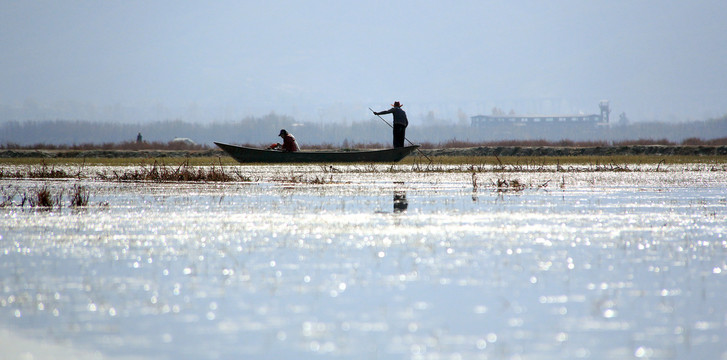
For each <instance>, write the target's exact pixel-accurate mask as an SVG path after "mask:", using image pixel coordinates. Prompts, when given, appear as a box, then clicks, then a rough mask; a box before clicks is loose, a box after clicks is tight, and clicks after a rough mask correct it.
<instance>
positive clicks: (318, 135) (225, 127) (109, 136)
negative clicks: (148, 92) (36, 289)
mask: <svg viewBox="0 0 727 360" xmlns="http://www.w3.org/2000/svg"><path fill="white" fill-rule="evenodd" d="M280 129H286V130H288V131H289V132H291V133H292V134H294V135H295V137H296V139H297V140H298V142H299V143H300V144H301V146H302V147H306V146H308V147H316V146H333V147H347V146H348V145H353V144H384V145H389V144H390V143H391V129H390V128H389V127H388V126H387V125H386V124H384V123H383V122H382V121H381V120H380V119H378V118H371V119H368V120H364V121H358V122H352V123H347V124H336V123H298V122H296V121H295V119H293V118H292V117H289V116H285V115H277V114H275V113H271V114H268V115H265V116H261V117H248V118H244V119H242V120H239V121H232V122H216V123H210V124H199V123H192V122H185V121H181V120H172V121H159V122H149V123H138V124H130V123H108V122H93V121H80V120H53V121H23V122H17V121H9V122H3V123H0V145H2V146H3V147H8V145H17V146H28V145H34V144H46V145H73V144H110V143H124V142H130V143H133V142H135V140H136V138H137V134H139V133H141V134H142V136H143V140H144V141H145V142H147V143H154V142H156V143H160V144H166V143H168V142H170V141H171V140H173V139H175V138H189V139H191V140H193V141H194V142H196V143H197V144H199V145H202V146H204V145H208V146H214V145H213V143H212V142H213V141H219V142H226V143H233V144H247V145H255V146H264V145H269V144H271V143H275V142H279V141H280V138H279V137H277V135H278V132H279V131H280ZM725 137H727V116H724V117H722V118H718V119H710V120H704V121H692V122H683V123H658V122H649V123H638V122H636V123H629V124H620V125H619V124H611V125H610V126H602V125H595V124H586V123H527V124H517V125H514V124H492V125H489V124H488V125H487V126H484V127H471V126H469V124H466V123H462V122H460V123H456V124H455V123H448V122H441V121H440V122H432V123H429V124H425V125H419V124H412V125H410V126H409V128H408V129H407V138H408V139H409V140H411V141H412V142H414V143H431V144H445V143H456V142H464V143H470V144H477V143H486V142H490V143H494V142H498V141H531V142H532V141H539V140H543V141H547V142H550V143H554V142H559V141H573V142H596V143H605V144H612V143H622V142H624V141H636V140H649V141H651V142H654V141H663V142H668V143H669V142H670V143H682V142H684V141H685V140H690V139H691V140H692V141H694V139H699V140H710V139H719V138H725Z"/></svg>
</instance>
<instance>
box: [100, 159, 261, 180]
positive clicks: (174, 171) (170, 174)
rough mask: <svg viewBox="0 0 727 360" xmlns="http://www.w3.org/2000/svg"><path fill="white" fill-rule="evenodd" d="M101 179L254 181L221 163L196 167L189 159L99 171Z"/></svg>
mask: <svg viewBox="0 0 727 360" xmlns="http://www.w3.org/2000/svg"><path fill="white" fill-rule="evenodd" d="M98 178H99V179H100V180H116V181H154V182H183V181H191V182H229V181H252V178H251V177H249V176H246V175H243V174H242V173H240V172H239V171H235V172H233V173H232V174H230V173H228V172H226V171H225V170H224V167H223V166H222V164H221V163H220V164H219V166H217V165H215V164H213V165H212V167H211V168H210V169H209V170H206V169H205V168H202V167H195V166H191V165H190V164H189V161H188V160H187V161H183V162H182V163H181V164H179V165H178V166H176V167H173V166H167V165H165V164H164V163H160V162H158V161H156V160H155V161H154V163H153V164H151V165H149V166H147V165H146V164H141V165H139V167H137V168H136V169H134V170H129V171H124V172H117V171H115V170H114V171H112V173H111V175H107V174H105V173H99V174H98Z"/></svg>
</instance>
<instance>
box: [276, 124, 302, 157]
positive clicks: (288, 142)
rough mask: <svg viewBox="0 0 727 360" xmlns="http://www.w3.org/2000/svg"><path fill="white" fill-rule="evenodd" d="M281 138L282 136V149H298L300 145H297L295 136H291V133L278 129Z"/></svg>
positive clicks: (292, 150)
mask: <svg viewBox="0 0 727 360" xmlns="http://www.w3.org/2000/svg"><path fill="white" fill-rule="evenodd" d="M278 136H280V137H281V138H283V146H282V150H283V151H287V152H294V151H299V150H300V147H299V146H298V142H297V141H295V137H293V135H292V134H289V133H288V132H287V131H285V129H282V130H280V134H278Z"/></svg>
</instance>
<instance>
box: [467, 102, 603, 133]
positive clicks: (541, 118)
mask: <svg viewBox="0 0 727 360" xmlns="http://www.w3.org/2000/svg"><path fill="white" fill-rule="evenodd" d="M598 106H599V107H600V109H601V113H600V114H589V115H584V114H577V115H514V114H510V115H504V114H502V115H476V116H472V117H471V118H470V119H471V120H472V124H471V125H472V127H486V126H488V125H496V124H502V125H505V124H511V125H521V126H522V125H526V124H543V125H544V124H548V123H553V124H567V123H579V124H593V125H608V117H609V115H610V114H611V109H610V107H609V104H608V101H607V100H602V101H601V102H600V103H599V104H598Z"/></svg>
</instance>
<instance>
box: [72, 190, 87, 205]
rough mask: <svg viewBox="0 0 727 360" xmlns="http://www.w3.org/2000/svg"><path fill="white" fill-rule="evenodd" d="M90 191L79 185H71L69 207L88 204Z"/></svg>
mask: <svg viewBox="0 0 727 360" xmlns="http://www.w3.org/2000/svg"><path fill="white" fill-rule="evenodd" d="M89 197H90V191H89V190H88V189H86V188H85V187H84V186H81V185H74V186H73V195H71V207H78V206H88V199H89Z"/></svg>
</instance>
